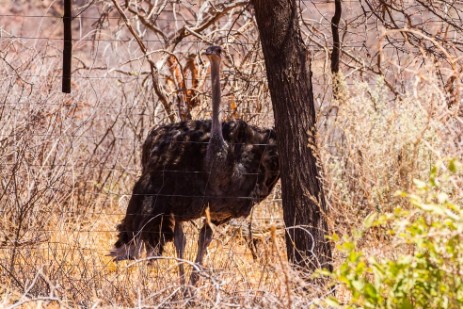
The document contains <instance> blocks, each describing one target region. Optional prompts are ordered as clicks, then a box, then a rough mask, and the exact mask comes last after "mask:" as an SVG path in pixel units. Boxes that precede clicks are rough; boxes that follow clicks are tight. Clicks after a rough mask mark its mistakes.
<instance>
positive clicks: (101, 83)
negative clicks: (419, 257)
mask: <svg viewBox="0 0 463 309" xmlns="http://www.w3.org/2000/svg"><path fill="white" fill-rule="evenodd" d="M2 47H4V49H3V50H4V51H5V55H6V56H5V59H6V60H5V61H8V62H9V63H11V64H12V65H13V67H18V68H19V69H18V70H17V71H13V70H11V69H10V68H9V67H6V66H3V67H0V74H1V75H2V76H4V77H3V81H2V83H1V84H0V102H1V103H0V135H1V139H0V142H1V143H0V166H1V171H0V175H1V179H2V181H1V185H2V187H1V191H2V192H1V197H0V203H1V208H0V211H1V212H2V213H1V217H0V295H1V296H0V307H8V306H11V307H12V308H36V307H43V308H58V307H78V306H81V307H130V308H132V307H137V308H141V307H155V308H176V307H178V308H180V307H182V308H183V307H184V306H185V304H186V302H188V301H189V300H188V299H185V298H184V297H183V296H182V295H183V291H182V287H181V286H180V285H179V279H178V273H177V261H176V260H175V252H174V250H173V247H172V245H168V246H167V250H166V252H165V254H164V256H165V257H166V258H165V259H160V260H156V261H153V262H152V265H148V263H147V261H129V262H120V263H114V262H113V261H112V260H111V259H110V258H109V257H108V256H106V255H107V254H108V252H109V250H110V249H111V246H112V244H113V243H114V241H115V239H116V231H115V227H116V225H117V224H118V222H119V221H120V220H121V218H122V217H123V216H124V212H125V207H126V205H127V202H128V194H130V191H131V188H132V185H133V183H134V181H135V179H136V177H137V175H138V173H139V170H140V167H139V155H140V148H141V144H142V142H143V138H144V137H145V136H146V134H147V131H148V129H149V128H150V127H151V126H153V125H156V124H160V123H163V122H165V121H166V115H165V114H164V113H163V110H162V108H161V107H160V105H159V104H158V103H157V101H156V99H155V98H153V94H152V91H151V89H150V86H149V85H148V86H145V85H143V84H142V80H143V79H142V78H133V80H129V81H127V79H130V78H132V77H130V78H127V76H123V75H116V77H117V78H114V76H104V75H103V74H100V73H101V72H100V73H98V72H96V71H89V72H87V73H86V75H87V77H85V78H79V74H76V76H75V84H74V85H73V89H74V92H73V94H72V95H64V94H61V93H60V92H59V85H60V80H59V76H58V75H59V74H55V72H54V71H53V70H51V71H50V70H49V69H48V68H50V67H56V68H57V67H60V62H59V59H60V58H59V53H58V52H57V49H54V48H50V47H43V46H39V47H37V48H28V47H27V46H25V44H23V43H21V42H15V43H12V44H9V45H8V46H2ZM106 47H107V48H108V49H110V47H112V46H106ZM119 48H120V49H116V51H115V52H114V53H113V54H111V55H112V56H115V55H116V54H118V56H120V57H122V56H121V54H123V53H127V54H130V50H129V47H125V48H127V50H125V49H124V47H119ZM119 59H121V58H119ZM132 65H133V66H134V67H133V68H129V69H133V70H134V71H137V70H138V69H139V68H137V67H136V64H132ZM314 67H315V68H317V64H315V66H314ZM206 73H207V72H202V73H201V74H206ZM317 74H319V75H321V74H325V73H324V72H317V71H316V70H315V75H317ZM412 75H413V76H414V78H415V79H412V80H411V82H410V85H409V87H410V88H409V89H407V91H406V92H405V94H404V95H403V97H402V98H400V99H391V96H390V94H389V93H388V92H387V91H386V90H385V88H386V87H385V86H384V84H383V82H382V80H381V79H376V80H375V81H376V82H377V84H376V85H367V84H364V83H362V82H357V83H355V85H354V86H349V87H347V86H344V92H343V95H342V96H341V97H340V99H339V100H338V101H337V102H333V103H331V104H330V105H329V106H326V107H323V108H322V109H321V110H320V114H319V122H318V123H319V124H320V127H319V136H318V142H319V147H320V158H321V161H322V163H323V169H324V179H323V180H324V183H325V191H326V197H327V200H328V204H329V209H330V213H329V215H328V218H327V219H328V221H329V223H330V226H331V229H332V231H334V232H336V233H338V234H340V235H349V234H350V233H351V231H352V230H353V229H355V228H358V227H360V226H361V222H362V220H363V218H365V217H366V216H367V215H368V214H369V213H372V212H377V211H379V212H383V211H388V210H391V209H393V207H395V206H397V205H400V203H401V202H400V201H398V200H396V199H395V198H394V197H393V194H394V192H395V191H396V190H398V189H408V188H410V187H411V186H412V179H413V178H427V175H428V174H429V169H430V167H431V166H432V165H433V163H434V162H436V160H437V159H439V158H443V157H456V158H458V159H462V151H461V147H460V138H461V134H460V132H461V128H462V123H461V118H460V117H458V116H457V115H456V114H455V112H454V111H452V110H448V109H447V105H446V94H445V91H444V90H443V88H442V86H441V85H440V83H439V80H438V78H437V73H436V70H435V68H434V63H433V62H431V61H430V62H429V64H428V65H425V66H422V67H419V68H416V71H415V72H414V74H412ZM88 76H99V77H102V78H101V79H99V78H95V79H90V78H88ZM354 81H355V80H354ZM227 87H228V86H227ZM259 87H260V88H259V91H257V93H260V94H259V95H258V96H257V97H256V95H255V89H251V90H249V93H248V92H246V90H245V89H246V87H244V85H243V89H241V90H240V91H242V92H243V93H239V94H238V95H239V96H240V97H243V98H246V97H250V98H252V100H251V102H252V103H250V104H248V105H249V106H247V105H246V106H245V105H240V106H239V107H238V111H239V114H241V115H242V116H243V117H248V118H247V120H250V121H251V122H252V123H256V124H259V125H261V124H262V123H265V124H271V123H272V115H271V114H270V113H267V111H271V108H270V107H269V106H270V104H269V98H268V95H267V94H262V93H266V89H265V85H260V86H259ZM204 91H207V89H204ZM224 93H227V92H226V91H224ZM227 99H228V100H232V98H230V97H228V98H227ZM201 100H202V101H201V102H202V104H201V105H200V106H198V107H197V109H196V110H194V111H193V114H194V115H195V117H198V118H199V117H201V116H203V117H204V116H207V115H208V112H207V111H208V104H207V102H208V100H207V98H206V97H205V96H204V95H202V96H201ZM262 102H266V103H265V104H266V106H265V107H264V108H263V109H262V106H259V107H257V105H260V104H262ZM254 105H256V106H254ZM331 108H335V109H336V110H337V113H336V115H334V114H333V113H330V115H329V116H326V117H325V116H323V115H325V112H326V111H327V110H328V109H331ZM253 109H255V110H260V111H262V114H258V116H256V117H253V116H252V112H253ZM264 111H265V113H264ZM461 193H462V192H456V193H455V195H459V196H461ZM274 194H275V195H274V196H271V197H269V198H268V199H267V200H266V201H264V202H263V203H261V205H259V206H258V207H257V208H256V209H255V212H254V214H253V222H252V224H253V226H254V231H255V233H254V234H255V236H256V237H257V238H259V242H258V250H257V251H258V255H259V256H258V259H257V260H253V258H252V255H251V252H250V249H249V248H248V246H247V244H246V239H245V237H244V236H246V234H247V232H246V228H247V225H248V224H247V221H245V223H244V224H242V225H240V224H239V223H234V224H233V225H228V226H225V227H217V228H216V231H215V238H214V241H213V242H212V244H211V246H210V248H209V251H208V254H207V257H206V259H205V267H204V271H203V272H202V275H203V276H202V278H201V281H200V283H199V285H198V286H197V287H196V288H195V289H194V290H195V292H196V294H195V295H196V296H195V297H194V298H193V299H192V300H191V302H190V303H189V304H190V305H191V306H193V307H205V308H213V307H214V308H224V307H245V308H260V307H262V308H289V307H293V308H306V307H308V306H310V305H312V304H316V301H317V299H318V298H322V297H323V296H324V295H326V294H327V293H329V291H328V290H327V289H325V288H324V287H320V286H318V285H317V284H316V283H314V282H310V281H305V280H303V279H302V276H301V274H300V273H298V272H297V271H295V270H294V269H292V268H291V267H289V265H288V263H287V262H286V255H285V254H286V248H285V244H284V232H283V230H282V229H281V226H282V211H281V200H280V198H279V189H278V188H277V189H276V190H275V193H274ZM197 224H200V223H197ZM272 229H276V234H275V235H274V236H272ZM197 232H198V228H197V227H196V226H195V225H194V224H191V225H190V226H189V228H188V230H187V237H188V242H187V250H186V257H185V258H186V260H189V261H191V260H194V256H195V250H196V237H197ZM362 245H363V246H364V247H365V248H367V249H368V250H369V251H370V252H371V254H372V255H377V256H383V255H391V254H395V253H396V251H395V249H394V248H390V246H389V244H388V240H387V237H385V235H383V234H382V233H381V231H378V232H377V233H376V234H372V235H368V237H366V238H365V240H364V242H363V244H362ZM334 258H335V265H336V264H338V263H339V261H340V260H341V259H342V258H343V257H342V256H340V255H339V253H338V252H335V256H334ZM187 269H188V271H191V266H190V265H189V264H187ZM337 293H338V296H341V298H342V297H348V295H344V293H345V292H344V291H342V290H341V291H337Z"/></svg>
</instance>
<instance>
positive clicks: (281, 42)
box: [252, 0, 332, 270]
mask: <svg viewBox="0 0 463 309" xmlns="http://www.w3.org/2000/svg"><path fill="white" fill-rule="evenodd" d="M252 2H253V4H254V9H255V15H256V20H257V25H258V28H259V32H260V38H261V42H262V49H263V53H264V58H265V65H266V68H267V77H268V85H269V88H270V95H271V98H272V104H273V110H274V113H275V127H276V132H277V141H278V150H279V153H280V166H281V184H282V191H283V215H284V220H285V224H286V228H287V233H286V248H287V254H288V259H289V261H290V262H292V263H295V264H297V265H299V266H302V267H304V268H305V269H309V270H313V269H316V268H320V267H323V268H326V269H330V270H331V268H332V266H331V261H332V256H331V246H330V243H329V241H327V240H326V239H325V235H326V234H327V232H328V226H327V222H326V218H325V214H326V210H327V209H326V203H325V197H324V194H323V189H322V183H321V181H320V173H319V169H318V166H317V159H316V156H315V155H314V152H315V151H316V143H315V142H314V140H315V106H314V99H313V92H312V78H311V77H312V76H311V74H312V73H311V71H310V67H309V65H308V61H307V59H308V53H307V51H306V49H305V47H304V43H303V41H302V38H301V33H300V27H299V20H298V12H299V11H298V10H299V8H298V1H297V0H253V1H252Z"/></svg>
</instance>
